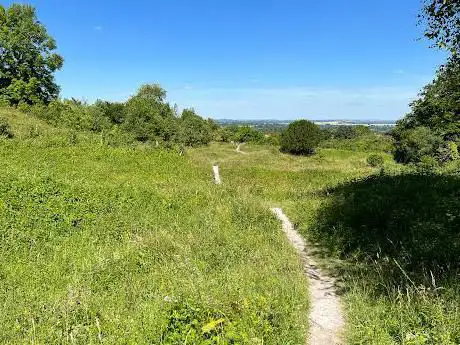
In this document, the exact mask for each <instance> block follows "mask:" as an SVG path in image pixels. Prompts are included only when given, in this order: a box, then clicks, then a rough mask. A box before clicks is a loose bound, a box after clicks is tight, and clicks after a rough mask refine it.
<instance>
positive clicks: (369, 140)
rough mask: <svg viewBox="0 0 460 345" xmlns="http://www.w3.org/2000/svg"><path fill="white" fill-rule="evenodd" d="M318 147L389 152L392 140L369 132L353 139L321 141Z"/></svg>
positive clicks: (391, 147)
mask: <svg viewBox="0 0 460 345" xmlns="http://www.w3.org/2000/svg"><path fill="white" fill-rule="evenodd" d="M319 147H322V148H329V149H338V150H350V151H363V152H391V151H392V150H393V138H391V137H390V136H388V135H382V134H378V133H372V132H371V133H370V134H368V135H363V136H359V137H357V138H354V139H328V140H325V141H322V142H321V143H320V145H319Z"/></svg>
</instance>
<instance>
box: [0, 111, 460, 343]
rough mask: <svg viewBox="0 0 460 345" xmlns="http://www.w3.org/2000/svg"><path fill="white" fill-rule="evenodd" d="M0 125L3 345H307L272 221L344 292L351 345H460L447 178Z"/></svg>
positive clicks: (21, 121) (387, 166) (454, 228)
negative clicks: (301, 239)
mask: <svg viewBox="0 0 460 345" xmlns="http://www.w3.org/2000/svg"><path fill="white" fill-rule="evenodd" d="M0 116H2V117H5V118H7V119H8V122H9V123H10V124H11V125H12V131H13V133H14V138H13V139H5V138H4V139H1V140H0V157H1V160H2V163H3V164H2V169H1V170H0V229H1V242H0V254H1V257H2V260H1V261H0V301H1V302H2V303H1V304H0V317H1V320H2V323H1V324H0V343H10V344H18V343H36V344H47V343H76V344H78V343H80V344H91V343H100V342H105V343H110V344H111V343H136V344H137V343H139V344H143V343H152V344H184V343H187V344H303V343H304V339H305V335H306V331H307V329H306V328H307V324H308V320H307V311H308V303H307V302H308V297H307V292H308V291H307V288H306V281H305V277H304V276H303V272H302V267H301V263H300V261H299V258H298V257H297V256H296V254H295V252H294V250H293V249H292V248H291V247H290V246H289V244H288V242H287V240H286V239H285V238H284V237H283V234H282V232H281V231H280V224H279V223H278V221H277V220H276V219H275V218H274V216H273V215H272V214H271V212H270V208H271V207H282V208H283V209H284V210H285V212H286V213H287V214H288V216H289V217H290V218H291V220H293V221H294V222H295V225H296V227H297V228H298V230H299V231H300V232H302V233H303V234H304V235H305V236H306V237H307V238H308V239H309V240H310V242H311V243H314V244H316V245H317V247H315V248H316V249H317V255H318V258H322V259H321V260H320V262H321V264H322V265H323V267H325V268H327V269H328V270H329V271H330V272H331V273H332V274H337V275H338V276H339V277H340V280H339V288H340V291H341V293H342V295H343V300H344V304H345V310H346V318H347V332H346V339H347V343H348V344H376V345H377V344H384V345H385V344H388V345H389V344H408V345H409V344H410V345H418V344H430V345H431V344H432V345H438V344H441V345H450V344H458V343H460V310H459V303H460V301H459V297H458V296H459V295H460V289H459V284H458V279H459V266H458V256H459V254H460V238H459V234H458V229H459V228H460V224H459V222H460V217H459V216H458V209H459V208H460V204H459V200H460V182H459V179H458V176H455V175H451V176H448V175H436V174H433V175H417V174H413V173H411V172H410V171H409V170H408V168H403V167H401V166H399V165H396V164H395V163H393V161H392V159H391V157H390V155H389V154H387V153H385V152H382V151H380V152H378V153H379V154H381V155H383V157H384V161H385V162H384V167H383V169H380V168H371V167H369V166H368V164H367V163H366V159H367V158H368V156H369V155H370V154H372V153H374V152H364V151H361V150H358V149H356V148H355V147H353V148H352V149H337V148H330V147H328V148H326V147H324V148H320V149H318V150H317V153H316V154H315V155H313V156H309V157H300V156H291V155H287V154H282V153H280V152H279V151H278V149H277V148H276V147H270V146H257V145H244V146H242V147H241V150H242V151H244V152H246V154H241V153H237V152H236V151H235V149H236V147H235V146H233V145H230V144H211V145H209V146H207V147H202V148H195V149H190V150H188V151H187V152H186V154H185V156H181V155H179V154H178V153H175V152H173V151H165V150H163V149H155V148H152V147H151V146H149V145H139V144H138V145H132V146H130V147H127V146H124V147H118V148H114V147H108V146H107V145H106V144H105V143H104V141H103V140H102V138H101V136H99V135H91V134H85V133H81V132H74V131H71V130H64V129H56V128H52V127H49V126H47V125H46V124H43V123H41V122H40V121H36V120H35V119H33V118H27V117H24V116H23V115H22V114H20V113H18V112H14V111H10V110H6V111H0ZM352 146H353V145H352ZM212 164H219V166H220V168H221V177H222V181H223V184H222V185H220V186H215V185H214V184H213V183H212V175H211V165H212Z"/></svg>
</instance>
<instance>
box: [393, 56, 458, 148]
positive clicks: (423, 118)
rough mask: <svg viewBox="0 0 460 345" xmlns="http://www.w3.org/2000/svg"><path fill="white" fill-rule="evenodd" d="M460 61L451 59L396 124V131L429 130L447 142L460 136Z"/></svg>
mask: <svg viewBox="0 0 460 345" xmlns="http://www.w3.org/2000/svg"><path fill="white" fill-rule="evenodd" d="M459 100H460V60H459V59H457V58H455V57H452V58H451V59H450V60H449V62H448V63H447V64H446V65H444V66H442V67H441V68H440V69H439V71H438V72H437V76H436V78H435V79H434V80H433V82H431V83H430V84H428V85H427V86H425V87H424V89H423V91H422V92H421V94H420V96H419V98H418V99H417V100H415V101H414V102H412V104H411V108H412V110H411V112H410V113H409V114H408V115H407V116H406V117H405V118H404V119H403V120H401V121H400V122H399V123H398V128H399V129H411V128H415V127H418V126H424V127H428V128H430V129H431V130H433V131H434V132H436V133H438V134H439V135H441V136H442V137H444V138H445V139H448V140H456V139H458V137H459V136H460V102H459Z"/></svg>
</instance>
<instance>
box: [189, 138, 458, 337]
mask: <svg viewBox="0 0 460 345" xmlns="http://www.w3.org/2000/svg"><path fill="white" fill-rule="evenodd" d="M233 150H234V148H233V147H231V146H228V145H219V144H214V145H213V146H211V147H208V148H201V149H196V150H193V152H191V156H192V158H193V161H195V162H197V164H198V165H202V164H203V163H204V162H207V163H214V162H218V163H220V164H221V167H222V169H221V170H222V179H223V181H224V184H230V185H231V186H232V188H234V190H235V194H236V195H246V196H247V198H253V199H259V200H260V203H261V204H265V207H272V206H281V207H283V208H284V209H285V210H286V211H287V214H288V215H289V217H290V218H291V219H292V220H293V221H294V222H295V223H296V225H297V227H298V229H299V230H300V231H301V232H302V233H303V234H304V235H305V236H306V237H307V238H308V239H309V240H310V242H311V243H314V244H317V255H318V257H323V260H321V261H322V265H323V267H327V268H328V269H329V271H331V272H332V273H335V274H337V275H338V276H339V277H340V279H341V281H340V283H339V289H340V290H341V292H342V294H343V299H344V304H345V310H346V314H347V332H346V339H347V343H348V344H376V345H377V344H379V345H380V344H388V345H389V344H417V345H418V344H432V345H438V344H442V345H451V344H452V345H453V344H459V343H460V309H459V305H460V299H459V297H458V296H459V295H460V288H459V283H458V282H459V278H460V275H459V266H458V257H459V254H460V237H459V232H458V229H459V228H460V223H459V222H460V217H459V216H458V209H459V208H460V204H459V200H460V180H459V178H458V176H446V175H438V174H429V175H420V174H414V173H411V172H410V170H409V169H408V168H405V167H402V166H399V165H396V164H394V163H393V162H392V160H391V157H390V156H389V155H385V154H384V153H381V154H383V155H384V156H385V164H384V172H383V173H382V171H379V169H371V168H369V167H368V166H367V164H366V157H367V156H368V155H369V154H370V153H371V152H367V153H365V152H362V151H359V150H355V151H352V150H338V149H329V148H324V149H319V150H318V152H317V154H316V155H315V156H311V157H295V156H290V155H285V154H281V153H279V152H278V151H277V150H276V149H274V148H273V149H271V148H268V147H264V146H259V147H258V146H252V147H251V146H243V150H244V151H245V152H247V153H248V154H247V155H241V154H235V153H234V151H233Z"/></svg>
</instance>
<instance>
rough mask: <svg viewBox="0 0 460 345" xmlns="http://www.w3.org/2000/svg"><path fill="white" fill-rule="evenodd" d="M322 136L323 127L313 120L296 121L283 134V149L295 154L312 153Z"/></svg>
mask: <svg viewBox="0 0 460 345" xmlns="http://www.w3.org/2000/svg"><path fill="white" fill-rule="evenodd" d="M321 137H322V133H321V129H320V128H319V126H317V125H315V124H314V123H313V122H311V121H307V120H298V121H294V122H292V123H290V124H289V126H288V127H287V128H286V130H285V131H283V133H282V134H281V138H280V144H281V151H283V152H289V153H293V154H312V153H314V152H315V149H316V147H317V146H318V144H319V142H320V141H321Z"/></svg>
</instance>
